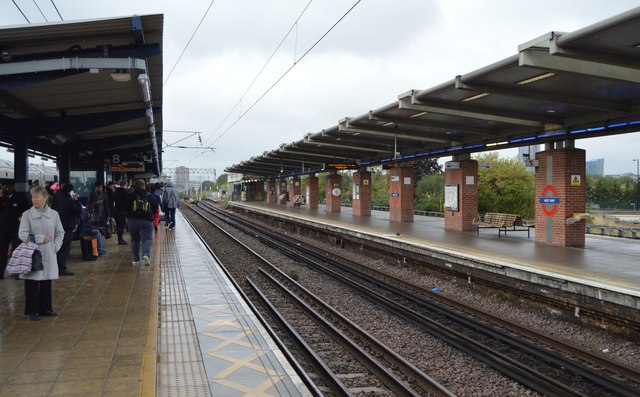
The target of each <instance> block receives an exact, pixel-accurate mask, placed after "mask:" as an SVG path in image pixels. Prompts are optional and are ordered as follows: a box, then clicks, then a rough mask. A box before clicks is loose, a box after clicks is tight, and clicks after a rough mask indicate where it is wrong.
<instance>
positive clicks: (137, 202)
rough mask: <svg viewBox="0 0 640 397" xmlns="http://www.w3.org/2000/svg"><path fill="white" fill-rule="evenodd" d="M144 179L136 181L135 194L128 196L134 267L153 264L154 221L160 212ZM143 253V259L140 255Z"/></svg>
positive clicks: (134, 185)
mask: <svg viewBox="0 0 640 397" xmlns="http://www.w3.org/2000/svg"><path fill="white" fill-rule="evenodd" d="M146 186H147V185H146V183H145V181H144V179H136V181H135V182H134V184H133V187H134V190H133V192H131V193H129V194H128V195H127V201H126V205H127V207H126V208H128V210H127V218H128V219H129V224H128V226H129V233H130V234H131V253H132V255H133V258H132V259H133V262H132V264H133V265H141V264H142V263H144V264H145V265H146V266H149V265H150V264H151V244H152V242H153V220H154V217H155V214H156V211H157V210H158V202H157V201H156V199H155V197H154V196H153V195H152V194H151V193H149V192H148V191H147V190H146ZM141 251H142V258H141V257H140V253H141Z"/></svg>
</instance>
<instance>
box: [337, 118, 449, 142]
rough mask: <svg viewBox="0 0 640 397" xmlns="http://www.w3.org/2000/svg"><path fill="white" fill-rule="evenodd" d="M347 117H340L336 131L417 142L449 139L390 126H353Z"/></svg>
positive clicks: (446, 140)
mask: <svg viewBox="0 0 640 397" xmlns="http://www.w3.org/2000/svg"><path fill="white" fill-rule="evenodd" d="M350 121H351V119H350V118H349V117H347V118H345V119H342V120H340V121H339V122H338V131H346V132H353V133H359V134H365V135H370V136H376V137H381V138H385V139H390V140H393V139H398V140H403V141H418V142H436V143H448V142H449V141H450V140H448V139H441V138H427V137H423V136H418V135H408V134H407V133H405V132H401V131H398V130H396V129H391V128H387V129H384V128H372V127H368V126H367V127H365V126H354V125H352V124H351V122H350Z"/></svg>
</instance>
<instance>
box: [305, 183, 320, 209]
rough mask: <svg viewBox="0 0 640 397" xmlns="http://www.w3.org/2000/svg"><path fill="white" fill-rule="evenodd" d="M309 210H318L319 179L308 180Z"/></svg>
mask: <svg viewBox="0 0 640 397" xmlns="http://www.w3.org/2000/svg"><path fill="white" fill-rule="evenodd" d="M306 196H307V197H306V200H307V208H309V209H310V210H317V209H318V202H319V201H320V200H319V197H318V177H317V176H309V177H308V178H307V192H306Z"/></svg>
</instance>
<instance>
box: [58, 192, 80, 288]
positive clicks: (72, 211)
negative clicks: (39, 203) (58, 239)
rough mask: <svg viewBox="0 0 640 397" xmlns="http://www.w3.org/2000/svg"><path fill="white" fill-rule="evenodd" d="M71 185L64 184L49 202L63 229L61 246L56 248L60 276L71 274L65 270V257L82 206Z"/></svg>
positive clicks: (66, 256) (67, 254)
mask: <svg viewBox="0 0 640 397" xmlns="http://www.w3.org/2000/svg"><path fill="white" fill-rule="evenodd" d="M72 193H73V185H70V184H67V185H64V187H63V188H62V190H61V191H60V192H59V193H58V194H57V195H56V197H55V198H54V199H53V203H51V208H52V209H54V210H55V211H57V212H58V215H60V222H61V223H62V228H63V229H64V240H63V241H62V247H60V250H58V253H57V254H56V255H57V258H58V272H59V273H60V275H61V276H72V275H73V272H70V271H68V270H67V258H68V257H69V251H70V250H71V242H73V232H74V231H75V230H76V228H77V226H78V221H79V217H80V214H81V213H82V206H81V204H80V202H79V201H78V196H76V195H75V194H73V195H72Z"/></svg>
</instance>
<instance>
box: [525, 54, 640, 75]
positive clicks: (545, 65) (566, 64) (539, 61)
mask: <svg viewBox="0 0 640 397" xmlns="http://www.w3.org/2000/svg"><path fill="white" fill-rule="evenodd" d="M518 64H519V65H520V66H524V67H530V68H536V69H542V70H545V71H554V72H564V73H573V74H582V75H586V76H591V77H601V78H604V79H611V80H621V81H629V82H632V83H640V73H638V68H637V67H635V68H632V67H626V66H619V65H609V64H606V63H603V62H596V61H586V60H581V59H573V58H568V57H565V56H555V55H550V54H549V51H548V50H546V49H539V48H528V49H526V50H524V51H521V52H520V57H519V62H518Z"/></svg>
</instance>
